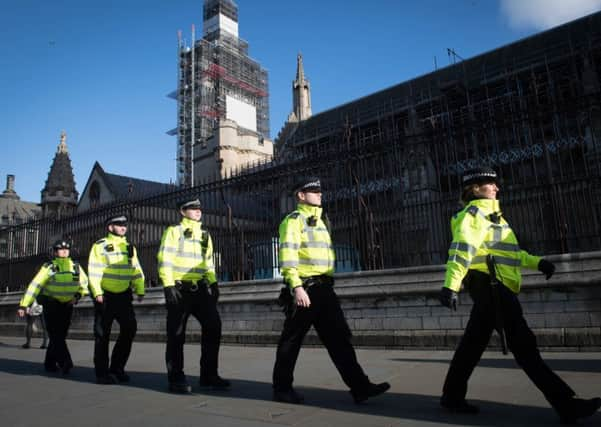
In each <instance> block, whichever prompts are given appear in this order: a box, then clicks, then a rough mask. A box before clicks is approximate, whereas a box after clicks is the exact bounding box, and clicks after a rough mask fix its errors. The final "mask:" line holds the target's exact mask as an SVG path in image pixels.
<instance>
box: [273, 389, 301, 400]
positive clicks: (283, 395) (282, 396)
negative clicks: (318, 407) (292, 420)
mask: <svg viewBox="0 0 601 427" xmlns="http://www.w3.org/2000/svg"><path fill="white" fill-rule="evenodd" d="M273 400H274V401H275V402H284V403H294V404H299V403H303V402H304V401H305V398H304V397H303V395H302V394H300V393H297V392H296V390H294V389H293V388H291V389H290V390H286V391H281V390H274V391H273Z"/></svg>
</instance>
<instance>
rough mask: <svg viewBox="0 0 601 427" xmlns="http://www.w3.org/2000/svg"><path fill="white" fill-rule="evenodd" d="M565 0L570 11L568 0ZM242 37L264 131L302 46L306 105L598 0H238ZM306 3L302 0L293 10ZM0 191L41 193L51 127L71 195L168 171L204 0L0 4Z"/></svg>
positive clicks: (275, 117) (470, 50)
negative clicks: (261, 82) (262, 93)
mask: <svg viewBox="0 0 601 427" xmlns="http://www.w3.org/2000/svg"><path fill="white" fill-rule="evenodd" d="M566 3H569V7H566V6H565V4H566ZM236 4H237V5H238V7H239V30H240V36H241V37H242V38H243V39H245V40H246V41H248V43H249V45H250V49H249V50H250V55H251V56H252V57H253V58H254V59H256V60H257V61H259V62H260V63H261V64H262V65H263V67H265V68H266V69H267V70H268V72H269V89H270V108H271V137H272V138H275V137H276V135H277V133H278V130H279V129H280V128H281V126H282V125H283V123H284V121H285V120H286V117H287V115H288V113H289V112H290V110H291V104H292V101H291V98H292V95H291V81H292V79H293V78H294V75H295V71H296V55H297V53H298V52H302V54H303V61H304V65H305V73H306V75H307V77H308V78H309V80H310V82H311V90H312V106H313V113H314V114H315V113H318V112H321V111H325V110H327V109H329V108H332V107H335V106H337V105H339V104H343V103H346V102H349V101H351V100H353V99H356V98H359V97H362V96H365V95H368V94H370V93H373V92H375V91H378V90H381V89H384V88H386V87H389V86H392V85H395V84H397V83H400V82H403V81H406V80H408V79H411V78H413V77H416V76H419V75H422V74H425V73H428V72H430V71H433V69H434V61H435V59H434V58H435V57H436V62H437V64H438V67H439V68H441V67H444V66H446V65H448V64H449V58H448V56H447V50H446V49H447V48H448V47H450V48H453V49H455V51H456V52H457V53H458V54H459V55H461V57H463V58H470V57H472V56H475V55H477V54H480V53H483V52H486V51H489V50H491V49H494V48H496V47H499V46H502V45H505V44H507V43H511V42H513V41H515V40H518V39H520V38H523V37H526V36H529V35H531V34H534V33H537V32H539V31H541V30H543V29H546V28H549V27H552V26H554V25H558V24H560V23H563V22H566V21H568V20H571V19H574V18H577V17H579V16H583V15H586V14H588V13H591V12H594V11H596V10H599V9H601V0H571V1H570V2H565V1H562V0H454V1H450V0H448V1H446V0H421V1H409V0H371V1H359V0H304V1H302V2H298V1H292V0H290V1H287V0H237V1H236ZM301 5H302V6H301ZM0 6H1V9H0V10H1V11H2V12H1V14H0V132H1V133H0V136H1V138H2V150H1V154H0V156H1V157H0V186H1V188H0V191H1V190H4V188H5V179H6V175H7V174H14V175H16V182H15V188H16V190H17V192H18V194H19V195H20V197H21V199H22V200H27V201H33V202H39V201H40V191H41V189H42V188H43V186H44V183H45V181H46V179H47V176H48V171H49V168H50V164H51V162H52V159H53V157H54V153H55V151H56V146H57V145H58V142H59V137H60V132H61V130H65V131H66V132H67V145H68V147H69V152H70V156H71V161H72V164H73V168H74V173H75V180H76V183H77V189H78V191H79V192H80V193H81V192H82V191H83V186H84V185H85V183H86V181H87V179H88V176H89V174H90V171H91V168H92V166H93V164H94V162H95V161H99V162H100V164H101V165H102V166H103V167H104V169H105V170H106V171H108V172H110V173H116V174H121V175H128V176H134V177H137V178H143V179H149V180H154V181H161V182H169V181H170V180H173V181H175V160H174V159H175V138H174V137H171V136H168V135H166V133H165V132H166V131H167V130H169V129H171V128H173V127H175V126H176V104H175V101H173V100H171V99H168V98H167V97H166V95H167V94H168V93H169V92H171V91H172V90H174V89H175V87H176V66H177V58H176V52H177V36H176V34H177V30H180V29H181V30H182V31H183V35H184V38H185V39H186V40H187V41H188V43H189V42H190V35H191V34H190V33H191V25H192V24H194V25H196V29H197V34H200V33H201V29H202V0H172V1H167V0H104V1H92V0H53V1H41V0H36V1H34V0H20V1H11V0H0Z"/></svg>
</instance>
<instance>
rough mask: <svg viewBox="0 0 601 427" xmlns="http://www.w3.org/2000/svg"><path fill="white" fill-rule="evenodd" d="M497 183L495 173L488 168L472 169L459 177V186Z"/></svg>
mask: <svg viewBox="0 0 601 427" xmlns="http://www.w3.org/2000/svg"><path fill="white" fill-rule="evenodd" d="M491 182H494V183H498V178H497V173H496V172H495V170H494V169H492V168H489V167H486V166H484V167H480V168H474V169H470V170H468V171H466V172H465V173H464V174H463V176H462V177H461V185H462V186H464V187H466V186H468V185H472V184H488V183H491Z"/></svg>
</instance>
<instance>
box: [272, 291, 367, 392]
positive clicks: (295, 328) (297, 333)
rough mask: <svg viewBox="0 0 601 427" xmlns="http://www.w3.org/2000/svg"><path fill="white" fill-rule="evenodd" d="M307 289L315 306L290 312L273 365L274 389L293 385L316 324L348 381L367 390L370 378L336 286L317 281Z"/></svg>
mask: <svg viewBox="0 0 601 427" xmlns="http://www.w3.org/2000/svg"><path fill="white" fill-rule="evenodd" d="M306 290H307V293H308V294H309V298H310V299H311V306H310V307H296V306H295V307H294V308H293V309H292V310H289V311H288V313H287V315H286V320H285V322H284V330H283V331H282V335H281V336H280V340H279V342H278V349H277V353H276V361H275V366H274V368H273V388H274V389H275V390H277V391H287V390H290V389H291V388H292V383H293V381H294V377H293V372H294V367H295V365H296V360H297V359H298V354H299V352H300V348H301V345H302V343H303V339H304V338H305V335H306V334H307V332H308V331H309V329H310V328H311V326H312V325H313V326H314V327H315V330H316V331H317V335H318V336H319V339H320V340H321V341H322V342H323V344H324V345H325V347H326V349H327V351H328V353H329V355H330V358H331V359H332V361H333V362H334V365H335V366H336V369H338V372H339V373H340V375H341V376H342V380H343V381H344V382H345V384H346V385H347V386H348V387H349V388H350V389H351V390H353V391H363V390H365V389H366V388H367V386H368V385H369V379H368V377H367V376H366V375H365V373H364V372H363V369H362V368H361V366H360V365H359V362H358V361H357V356H356V354H355V349H354V348H353V345H352V344H351V330H350V329H349V327H348V324H347V323H346V319H345V318H344V313H343V312H342V308H341V307H340V302H339V301H338V297H337V296H336V293H335V292H334V289H333V287H332V285H331V284H315V285H313V286H311V287H309V288H307V289H306Z"/></svg>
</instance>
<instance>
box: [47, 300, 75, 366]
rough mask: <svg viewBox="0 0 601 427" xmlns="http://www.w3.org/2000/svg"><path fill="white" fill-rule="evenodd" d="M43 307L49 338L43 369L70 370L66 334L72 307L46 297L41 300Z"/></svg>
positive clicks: (70, 364) (69, 354) (71, 363)
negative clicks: (57, 368) (57, 367)
mask: <svg viewBox="0 0 601 427" xmlns="http://www.w3.org/2000/svg"><path fill="white" fill-rule="evenodd" d="M43 306H44V311H43V312H42V316H44V322H45V323H46V329H47V330H48V338H49V342H48V348H47V349H46V357H45V359H44V367H45V368H46V369H47V370H50V371H53V370H55V369H56V366H57V365H58V366H59V367H60V368H63V367H67V368H70V367H72V366H73V361H72V360H71V353H69V348H68V347H67V333H68V331H69V326H71V316H72V315H73V306H72V305H70V304H67V303H62V302H59V301H57V300H55V299H54V298H47V297H46V298H44V299H43Z"/></svg>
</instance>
